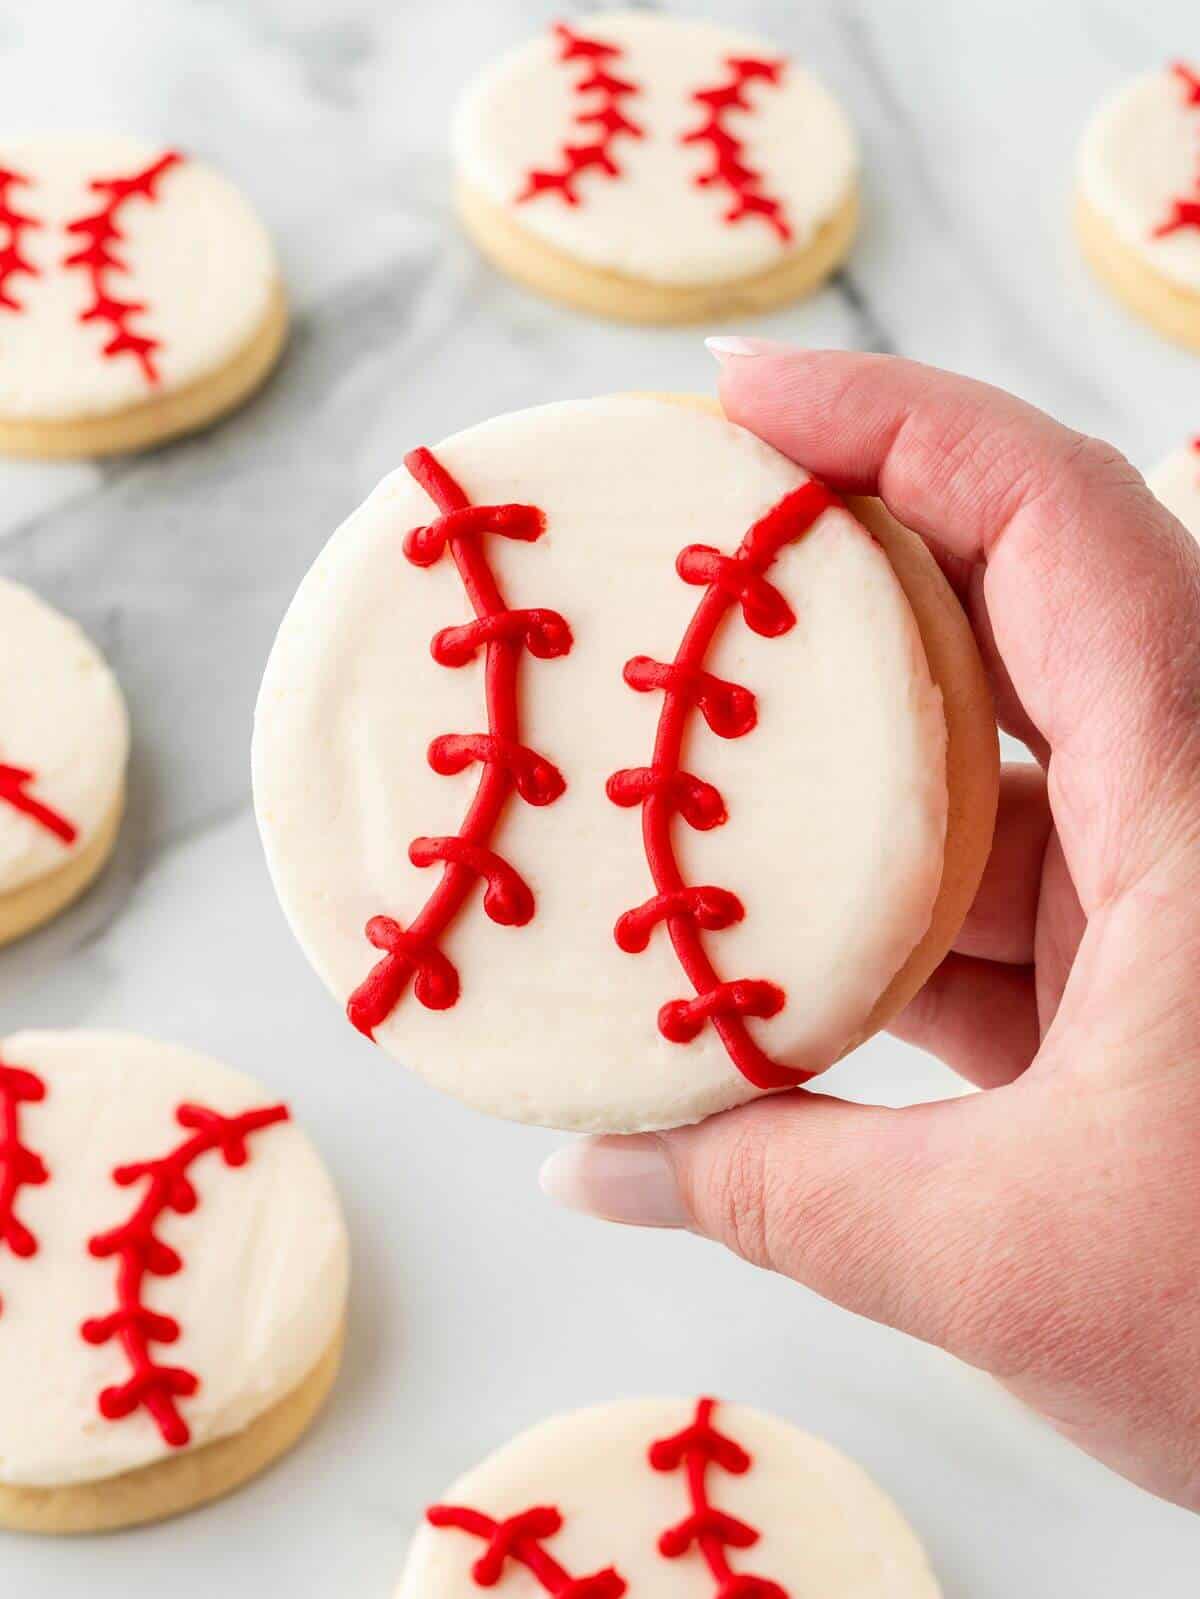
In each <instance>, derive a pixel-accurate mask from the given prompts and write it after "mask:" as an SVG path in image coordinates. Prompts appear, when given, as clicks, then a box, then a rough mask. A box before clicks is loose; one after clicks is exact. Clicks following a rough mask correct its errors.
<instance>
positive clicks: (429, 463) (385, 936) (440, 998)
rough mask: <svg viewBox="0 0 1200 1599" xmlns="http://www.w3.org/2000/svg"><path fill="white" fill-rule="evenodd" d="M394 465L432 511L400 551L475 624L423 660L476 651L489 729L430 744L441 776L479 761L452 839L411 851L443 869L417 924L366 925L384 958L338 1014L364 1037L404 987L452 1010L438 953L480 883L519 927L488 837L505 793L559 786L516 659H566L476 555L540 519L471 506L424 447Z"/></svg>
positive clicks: (495, 910) (558, 623) (459, 657)
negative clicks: (450, 572) (481, 655)
mask: <svg viewBox="0 0 1200 1599" xmlns="http://www.w3.org/2000/svg"><path fill="white" fill-rule="evenodd" d="M404 464H405V466H407V468H408V470H409V471H410V472H411V473H412V475H413V477H414V478H415V479H416V481H417V482H418V483H419V484H420V486H421V487H422V488H423V489H424V490H425V492H426V494H428V495H429V497H430V499H431V500H432V501H433V502H434V504H435V505H436V506H437V508H438V510H439V511H440V512H441V513H442V514H441V515H440V516H439V517H438V518H437V520H436V521H434V522H432V523H430V525H429V526H428V527H418V528H414V529H413V530H412V532H410V533H409V534H408V535H407V536H406V537H405V540H404V553H405V554H406V555H407V556H408V559H409V560H410V561H411V562H412V563H413V564H414V565H415V566H432V565H433V564H434V563H435V562H436V561H438V560H440V559H441V557H442V555H443V554H444V553H445V552H446V550H449V551H450V554H451V556H452V558H453V560H454V564H455V566H456V567H457V568H458V572H459V576H460V577H461V578H462V582H463V587H464V589H465V590H466V593H467V598H468V600H469V601H470V603H471V608H472V610H473V611H474V613H475V620H474V621H473V622H470V623H467V624H466V625H465V626H462V627H449V628H443V629H442V631H441V632H440V633H438V634H437V635H436V636H435V637H434V639H433V644H432V651H433V658H434V660H435V661H437V662H438V664H439V665H441V666H447V667H459V666H463V665H465V664H466V663H467V662H468V661H470V660H471V659H472V658H473V657H474V656H475V654H476V652H477V651H478V650H480V649H483V650H485V652H486V655H485V664H484V684H485V695H486V700H487V716H488V730H487V732H486V733H466V734H464V733H447V734H443V735H442V736H441V737H440V738H435V739H434V740H433V743H432V744H431V745H430V746H429V757H428V758H429V764H430V766H432V767H433V769H434V771H435V772H438V773H439V774H441V775H443V776H450V775H453V774H454V773H456V772H462V771H465V770H466V768H467V767H468V766H471V765H475V764H477V765H479V766H480V767H481V768H482V773H481V776H480V779H479V786H478V788H477V789H476V791H475V797H474V799H473V800H472V802H471V805H470V808H469V809H468V811H467V814H466V816H465V818H464V820H463V823H462V826H461V828H460V830H459V832H458V833H457V834H456V835H455V836H454V837H453V838H418V839H415V840H414V841H413V843H412V845H411V846H410V848H409V852H408V854H409V859H410V860H411V861H412V863H413V865H414V866H432V865H435V864H440V865H441V866H442V868H443V870H442V876H441V879H440V881H439V882H438V885H437V887H436V888H435V889H434V891H433V893H432V894H431V895H430V896H429V898H428V899H427V900H426V902H425V904H424V906H423V907H422V909H421V910H420V911H419V912H418V914H417V916H416V918H415V919H414V920H413V921H412V922H411V923H410V925H409V926H408V927H407V928H405V927H402V926H401V925H400V923H399V922H397V921H395V920H393V919H392V918H391V917H390V916H375V917H372V919H371V920H370V921H369V922H368V923H367V928H366V935H367V938H368V940H369V941H370V942H371V943H372V944H373V945H374V946H375V947H376V948H377V949H382V950H384V951H386V953H385V955H384V958H383V959H382V960H381V961H379V962H378V963H377V964H376V965H375V967H374V968H373V969H372V970H371V972H370V974H369V975H368V976H367V978H366V979H365V980H364V981H363V982H362V983H360V984H359V986H358V987H357V988H356V989H355V990H354V992H353V994H351V996H350V999H349V1002H348V1004H347V1006H346V1013H347V1015H348V1016H349V1018H350V1020H351V1022H353V1024H354V1026H355V1027H357V1028H358V1030H359V1031H360V1032H362V1033H365V1034H366V1035H367V1037H368V1038H370V1037H372V1036H373V1035H374V1031H375V1028H376V1027H378V1026H379V1025H380V1023H381V1022H384V1021H386V1020H387V1018H388V1017H389V1016H390V1015H391V1013H392V1011H393V1010H394V1009H395V1008H396V1006H397V1005H398V1004H399V1002H400V998H401V996H402V995H403V993H404V990H405V988H406V987H407V985H408V982H409V979H410V978H411V979H412V982H413V993H414V994H415V995H416V998H417V1000H418V1001H419V1002H420V1003H421V1004H422V1005H424V1006H426V1007H427V1008H428V1009H429V1010H447V1009H449V1007H450V1006H452V1005H453V1004H455V1002H456V1001H457V999H458V995H459V978H458V973H457V972H456V971H455V969H454V967H453V965H452V964H451V962H450V961H449V960H448V959H447V957H446V956H445V955H444V954H443V953H442V951H441V950H440V948H439V947H438V945H439V942H440V940H441V939H442V937H443V936H444V934H445V933H446V930H447V929H448V928H449V927H450V925H451V923H452V922H453V921H454V919H455V917H457V916H458V914H459V913H460V911H461V910H462V909H463V906H464V905H465V903H466V900H467V897H468V896H469V894H470V893H471V891H472V889H473V887H474V885H475V883H476V881H477V880H478V879H480V878H482V879H483V880H484V882H485V883H486V891H485V893H484V898H483V908H484V911H485V912H486V914H487V915H488V916H489V917H490V918H491V919H492V921H494V922H498V923H500V924H501V925H502V926H507V927H523V926H525V924H526V923H527V922H529V921H530V920H531V919H532V917H533V914H534V909H535V907H534V899H533V894H532V892H531V891H530V889H529V887H528V885H527V884H526V883H525V882H524V881H523V879H522V878H521V877H520V876H519V875H518V874H517V872H516V871H514V869H513V868H512V867H511V866H510V865H509V864H508V863H507V862H506V861H504V860H502V859H501V858H500V856H498V855H497V854H496V853H495V852H494V851H493V850H492V849H491V848H490V840H491V838H492V836H493V834H494V833H495V831H496V828H497V827H498V826H499V823H500V820H501V817H502V816H503V814H504V811H505V808H506V806H507V805H508V802H509V800H510V798H511V796H512V795H513V793H514V792H515V793H516V794H518V795H519V796H520V797H521V799H523V800H525V801H526V803H527V804H530V805H550V804H552V803H553V802H554V801H555V800H556V799H558V797H559V795H560V794H562V792H563V790H564V788H565V786H566V785H565V784H564V782H563V779H562V775H561V773H560V772H559V771H558V769H557V768H556V767H554V766H552V765H551V764H550V762H549V761H548V760H546V759H544V757H542V756H541V755H537V754H535V753H534V751H533V750H530V749H527V748H526V747H525V746H524V744H522V742H521V716H520V708H519V705H518V700H517V685H518V671H519V666H520V660H521V652H522V650H524V649H528V650H529V652H530V654H531V655H534V656H537V657H538V658H539V659H542V660H549V659H552V658H553V657H555V656H559V655H566V653H567V652H568V650H569V649H570V648H571V642H572V641H571V630H570V628H569V627H568V626H567V624H566V622H565V621H564V620H563V618H562V617H561V616H559V615H558V613H557V612H556V611H545V610H537V611H513V610H510V609H509V607H508V604H507V602H506V600H505V598H504V595H503V593H502V592H501V589H500V585H499V583H498V581H497V579H496V576H495V573H494V572H493V571H492V569H491V567H490V566H489V564H488V559H487V556H486V554H485V553H484V548H483V539H484V535H499V536H500V537H502V538H510V539H518V540H521V541H523V542H526V543H528V542H532V541H533V540H534V539H537V538H540V537H541V535H542V532H543V531H544V529H545V518H544V516H543V515H542V513H541V511H539V510H538V509H537V508H536V507H535V506H532V505H472V504H471V502H470V501H469V500H468V498H467V496H466V494H465V493H464V491H463V489H462V488H461V487H460V486H459V484H458V483H456V482H455V480H454V478H452V477H451V475H450V473H449V472H447V471H446V469H445V467H444V466H442V464H441V463H440V462H439V461H438V460H437V458H436V457H435V456H434V455H433V454H432V453H431V452H430V451H429V450H414V451H413V452H412V453H411V454H410V455H408V456H406V457H405V462H404Z"/></svg>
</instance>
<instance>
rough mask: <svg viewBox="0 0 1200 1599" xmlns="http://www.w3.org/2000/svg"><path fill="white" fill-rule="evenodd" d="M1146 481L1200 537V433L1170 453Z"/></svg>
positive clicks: (1166, 504)
mask: <svg viewBox="0 0 1200 1599" xmlns="http://www.w3.org/2000/svg"><path fill="white" fill-rule="evenodd" d="M1146 481H1147V483H1149V485H1150V487H1151V488H1152V489H1153V490H1154V492H1155V494H1157V496H1158V498H1159V499H1160V500H1161V501H1162V503H1163V504H1164V505H1165V506H1166V508H1167V510H1168V511H1172V512H1174V514H1175V515H1176V516H1177V517H1178V518H1179V520H1180V521H1181V522H1182V523H1183V525H1184V527H1185V528H1187V530H1188V532H1189V533H1194V534H1195V536H1196V538H1197V539H1200V436H1197V437H1196V438H1194V439H1193V440H1192V441H1191V443H1190V444H1184V445H1182V446H1181V447H1180V448H1179V449H1178V450H1176V451H1175V452H1174V454H1172V455H1168V456H1167V458H1166V460H1165V461H1162V462H1160V463H1159V465H1158V466H1157V467H1156V468H1155V469H1154V471H1153V472H1151V473H1150V475H1149V477H1148V478H1147V479H1146Z"/></svg>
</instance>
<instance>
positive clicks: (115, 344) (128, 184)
mask: <svg viewBox="0 0 1200 1599" xmlns="http://www.w3.org/2000/svg"><path fill="white" fill-rule="evenodd" d="M182 160H183V157H182V156H181V155H180V154H179V153H178V152H177V151H175V150H168V151H167V152H166V154H165V155H162V156H160V157H159V158H158V160H157V161H154V162H152V163H151V164H150V165H149V166H148V167H145V168H144V169H143V170H142V171H141V172H135V173H134V174H133V175H132V176H131V177H127V178H94V179H93V180H92V181H91V182H90V183H89V184H88V187H89V189H91V190H92V191H93V193H95V194H100V195H103V196H105V199H104V203H103V205H101V207H100V209H99V210H98V211H94V212H92V213H91V214H90V215H88V216H83V217H78V218H76V220H75V221H73V222H68V224H67V232H68V233H74V234H78V235H79V236H80V237H81V238H82V239H83V240H84V241H85V242H84V244H83V245H82V246H81V248H80V249H78V250H76V251H75V253H74V254H73V255H68V256H66V257H64V259H63V265H64V266H65V267H79V268H81V269H82V270H83V271H85V272H86V273H87V274H88V280H89V282H90V285H91V290H92V303H91V304H90V305H89V306H87V307H86V308H85V309H84V310H83V311H81V312H80V313H79V320H80V321H81V322H103V323H107V324H108V326H109V327H110V328H111V329H112V336H111V338H110V339H109V341H108V343H107V344H106V345H105V346H104V348H103V352H102V353H103V354H104V355H105V356H107V357H109V358H110V359H112V358H114V357H116V356H119V355H132V356H133V357H134V359H135V360H136V361H137V362H138V363H139V364H140V366H141V368H142V372H143V374H144V375H145V378H146V381H147V383H157V382H158V369H157V367H156V365H155V361H154V353H155V351H156V350H159V349H161V347H162V343H161V340H159V339H155V338H151V337H150V336H149V335H147V334H144V333H137V332H135V331H134V330H133V329H132V328H131V327H130V320H131V318H133V317H135V316H140V315H142V314H143V313H144V312H145V311H146V310H147V309H148V307H147V306H146V304H145V303H144V302H141V301H137V300H122V299H120V298H119V297H118V296H117V295H116V294H115V293H113V292H112V291H111V290H110V288H109V285H108V275H109V273H112V272H119V273H123V274H127V273H128V272H129V267H128V265H127V264H126V262H124V261H123V260H122V259H121V257H120V256H119V255H118V254H117V252H116V248H115V247H116V245H117V244H119V243H121V242H123V240H124V235H123V234H122V232H121V230H120V227H119V225H118V224H119V222H120V217H121V213H122V211H123V210H124V209H125V207H126V205H127V204H128V203H129V201H130V200H132V199H134V198H140V199H143V200H148V201H155V200H157V199H158V183H159V180H160V179H161V178H162V177H163V176H164V174H165V173H167V172H169V171H170V170H171V168H172V167H175V166H178V165H179V163H180V162H181V161H182Z"/></svg>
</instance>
